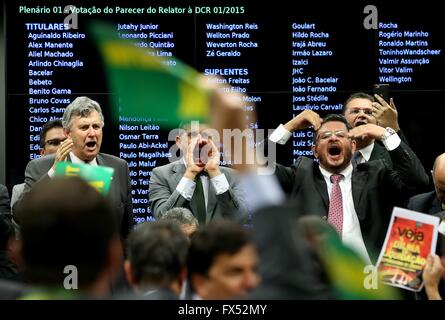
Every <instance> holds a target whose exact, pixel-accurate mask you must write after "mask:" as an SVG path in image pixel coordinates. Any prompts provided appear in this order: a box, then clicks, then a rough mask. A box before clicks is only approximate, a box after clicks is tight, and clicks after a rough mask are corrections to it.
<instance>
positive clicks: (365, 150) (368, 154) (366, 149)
mask: <svg viewBox="0 0 445 320" xmlns="http://www.w3.org/2000/svg"><path fill="white" fill-rule="evenodd" d="M374 144H375V142H372V143H371V144H369V145H367V146H366V147H364V148H362V149H360V150H357V151H360V153H361V154H362V157H363V158H364V159H365V160H366V161H369V158H371V153H372V150H374Z"/></svg>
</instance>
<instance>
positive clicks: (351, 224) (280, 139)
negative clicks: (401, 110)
mask: <svg viewBox="0 0 445 320" xmlns="http://www.w3.org/2000/svg"><path fill="white" fill-rule="evenodd" d="M291 136H292V132H290V131H288V130H287V129H286V128H285V127H284V126H283V125H282V124H280V125H279V126H278V128H277V129H275V131H274V132H273V133H272V134H271V135H270V137H269V139H270V140H271V141H273V142H275V143H278V144H285V143H286V142H287V141H288V140H289V138H290V137H291ZM400 141H401V140H400V137H399V135H398V134H397V133H394V134H392V135H391V136H389V137H388V138H387V139H386V140H385V141H384V143H383V144H384V146H385V148H386V149H387V150H388V151H392V150H394V149H396V148H397V147H398V146H399V145H400ZM373 148H374V143H372V144H370V145H369V146H367V147H365V148H363V149H361V150H360V152H361V153H362V156H363V158H364V159H366V161H368V160H369V158H370V157H371V152H372V149H373ZM352 170H353V167H352V165H351V164H350V165H349V166H348V167H347V168H346V169H345V170H343V172H341V174H342V175H343V176H344V178H342V179H341V180H340V189H341V194H342V200H343V231H342V240H343V243H344V244H345V245H347V246H349V247H350V248H352V249H353V250H354V251H356V252H357V253H358V254H359V255H360V256H361V257H362V258H363V259H365V262H367V263H369V264H370V263H371V260H370V259H369V254H368V251H367V250H366V247H365V243H364V242H363V236H362V232H361V228H360V223H359V220H358V217H357V212H356V211H355V208H354V201H353V199H352V184H351V177H352ZM320 171H321V173H322V174H323V177H324V179H325V181H326V185H327V187H328V195H329V197H330V196H331V190H332V183H331V180H330V177H331V175H332V173H330V172H328V171H327V170H325V169H323V168H322V167H321V166H320Z"/></svg>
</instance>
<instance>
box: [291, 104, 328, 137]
mask: <svg viewBox="0 0 445 320" xmlns="http://www.w3.org/2000/svg"><path fill="white" fill-rule="evenodd" d="M322 122H323V119H322V118H320V116H319V115H318V113H316V112H314V111H312V110H308V109H306V110H304V111H303V112H301V113H300V114H299V115H298V116H296V117H294V118H293V119H292V120H289V122H287V123H286V124H285V125H284V127H285V128H286V129H287V130H288V131H290V132H294V131H295V130H301V129H306V128H309V127H311V126H312V127H313V128H314V130H318V129H319V128H320V126H321V123H322Z"/></svg>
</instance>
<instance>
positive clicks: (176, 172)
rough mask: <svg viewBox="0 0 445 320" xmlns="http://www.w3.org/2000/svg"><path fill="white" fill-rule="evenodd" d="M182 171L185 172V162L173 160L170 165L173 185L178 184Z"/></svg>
mask: <svg viewBox="0 0 445 320" xmlns="http://www.w3.org/2000/svg"><path fill="white" fill-rule="evenodd" d="M184 173H185V164H184V163H183V162H182V160H178V161H176V162H174V163H173V166H172V175H173V179H175V185H178V183H179V181H181V179H182V176H183V175H184Z"/></svg>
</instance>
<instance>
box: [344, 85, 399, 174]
mask: <svg viewBox="0 0 445 320" xmlns="http://www.w3.org/2000/svg"><path fill="white" fill-rule="evenodd" d="M343 114H344V116H345V118H346V120H347V121H348V123H349V125H350V126H351V127H352V128H355V127H358V126H361V125H364V124H368V123H371V124H376V125H379V126H381V127H382V128H385V129H386V130H388V131H389V132H390V133H394V132H396V133H397V135H398V136H399V137H400V138H401V139H402V141H403V142H405V143H406V144H408V142H407V141H406V139H405V136H404V135H403V133H402V131H401V130H400V127H399V123H398V114H397V109H396V107H395V105H394V101H393V99H392V98H391V100H390V101H389V104H388V103H387V102H386V101H385V100H383V99H382V98H381V97H380V96H379V95H374V96H371V95H369V94H367V93H364V92H357V93H353V94H352V95H350V96H349V98H348V99H347V100H346V102H345V104H344V108H343ZM356 150H357V151H356V153H355V154H354V156H353V160H352V162H353V164H357V163H363V162H366V161H370V160H378V159H383V160H385V161H387V163H388V164H389V165H390V166H392V160H391V157H390V155H389V153H388V151H387V150H386V148H385V147H384V146H383V145H382V144H381V143H380V142H379V141H375V139H373V138H372V137H370V136H365V137H362V138H361V139H359V140H357V141H356Z"/></svg>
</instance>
